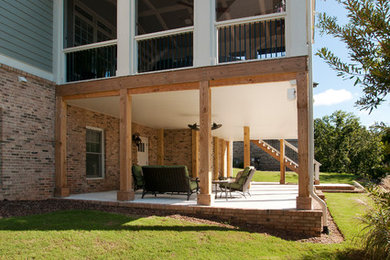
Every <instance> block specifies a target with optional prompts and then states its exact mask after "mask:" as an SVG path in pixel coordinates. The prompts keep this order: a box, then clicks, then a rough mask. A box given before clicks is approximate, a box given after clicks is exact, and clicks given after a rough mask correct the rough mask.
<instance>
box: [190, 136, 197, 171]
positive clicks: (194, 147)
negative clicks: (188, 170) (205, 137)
mask: <svg viewBox="0 0 390 260" xmlns="http://www.w3.org/2000/svg"><path fill="white" fill-rule="evenodd" d="M191 131H192V177H194V178H196V177H199V131H196V130H191Z"/></svg>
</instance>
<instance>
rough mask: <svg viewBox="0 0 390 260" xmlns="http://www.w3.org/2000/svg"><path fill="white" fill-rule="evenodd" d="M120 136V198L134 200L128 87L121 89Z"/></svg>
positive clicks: (118, 195) (118, 194)
mask: <svg viewBox="0 0 390 260" xmlns="http://www.w3.org/2000/svg"><path fill="white" fill-rule="evenodd" d="M119 110H120V112H119V114H120V115H119V117H120V125H119V136H120V145H119V146H120V147H119V148H120V151H119V160H120V185H119V186H120V190H119V191H118V193H117V199H118V200H134V189H133V177H132V176H131V166H132V163H131V143H132V142H131V141H132V136H131V96H130V95H129V94H128V93H127V89H121V90H120V107H119Z"/></svg>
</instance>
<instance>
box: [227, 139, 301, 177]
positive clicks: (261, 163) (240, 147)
mask: <svg viewBox="0 0 390 260" xmlns="http://www.w3.org/2000/svg"><path fill="white" fill-rule="evenodd" d="M265 141H266V142H267V143H268V144H270V145H271V146H273V147H274V148H275V149H276V150H278V151H279V149H280V143H279V140H265ZM288 141H289V142H290V143H291V144H292V145H294V146H296V147H298V141H297V140H288ZM285 152H286V156H287V157H289V158H291V159H292V160H293V161H295V162H296V163H298V154H297V153H296V152H294V151H293V150H291V149H290V148H289V147H287V146H286V148H285ZM253 159H254V160H253ZM243 164H244V142H233V166H234V167H241V165H243ZM251 165H252V166H255V167H256V169H257V170H260V171H279V170H280V164H279V161H277V160H275V159H274V158H273V157H272V156H270V155H269V154H267V153H266V152H264V151H263V150H261V149H260V148H259V147H257V146H256V145H254V144H252V143H251Z"/></svg>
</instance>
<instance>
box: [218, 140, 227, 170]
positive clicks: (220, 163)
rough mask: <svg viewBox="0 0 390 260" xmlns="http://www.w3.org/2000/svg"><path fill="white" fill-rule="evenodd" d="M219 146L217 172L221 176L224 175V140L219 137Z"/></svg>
mask: <svg viewBox="0 0 390 260" xmlns="http://www.w3.org/2000/svg"><path fill="white" fill-rule="evenodd" d="M219 141H220V147H221V156H220V157H219V158H220V162H219V173H220V175H221V176H223V177H226V141H225V140H224V139H219Z"/></svg>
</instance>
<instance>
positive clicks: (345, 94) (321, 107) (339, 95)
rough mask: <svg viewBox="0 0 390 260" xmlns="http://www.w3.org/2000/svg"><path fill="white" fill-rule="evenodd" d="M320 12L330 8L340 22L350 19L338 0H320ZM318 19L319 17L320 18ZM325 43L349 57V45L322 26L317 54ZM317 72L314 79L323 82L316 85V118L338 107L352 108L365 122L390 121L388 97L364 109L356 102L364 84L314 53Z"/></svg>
mask: <svg viewBox="0 0 390 260" xmlns="http://www.w3.org/2000/svg"><path fill="white" fill-rule="evenodd" d="M316 2H317V5H316V12H317V13H319V12H321V13H322V12H326V13H327V14H329V15H332V16H336V17H337V18H338V20H339V22H340V23H346V22H347V17H346V11H345V9H343V8H342V7H341V5H340V4H338V3H337V2H336V0H326V1H325V0H317V1H316ZM316 20H317V21H318V19H317V18H316ZM322 47H328V48H329V49H330V50H332V51H333V52H334V53H335V54H336V55H338V56H339V57H340V58H342V59H343V60H347V57H348V56H347V53H348V50H347V48H346V47H345V45H344V44H343V43H342V42H340V41H339V40H337V39H334V38H333V37H330V36H328V35H323V36H321V35H320V33H319V31H318V29H316V33H315V44H314V45H313V54H314V53H315V52H316V51H317V50H318V49H320V48H322ZM313 76H314V82H318V83H319V86H318V87H317V88H315V89H314V100H315V101H314V118H319V117H323V116H325V115H330V114H332V113H333V112H334V111H336V110H344V111H347V112H352V113H354V114H355V115H356V116H358V117H359V118H360V121H361V123H362V124H364V125H366V126H370V125H373V124H374V123H375V122H385V123H386V124H390V102H389V101H385V102H384V103H383V104H382V105H381V106H379V108H377V109H376V110H373V111H372V113H371V114H368V111H360V109H359V108H358V107H356V106H355V101H356V100H358V98H359V97H360V96H361V95H362V91H361V87H358V86H354V85H353V83H354V82H353V81H352V80H343V79H342V78H340V77H337V75H336V72H335V71H333V70H332V69H331V68H330V67H329V65H327V64H326V63H325V62H324V61H323V60H322V59H320V58H319V57H317V56H314V55H313Z"/></svg>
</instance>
